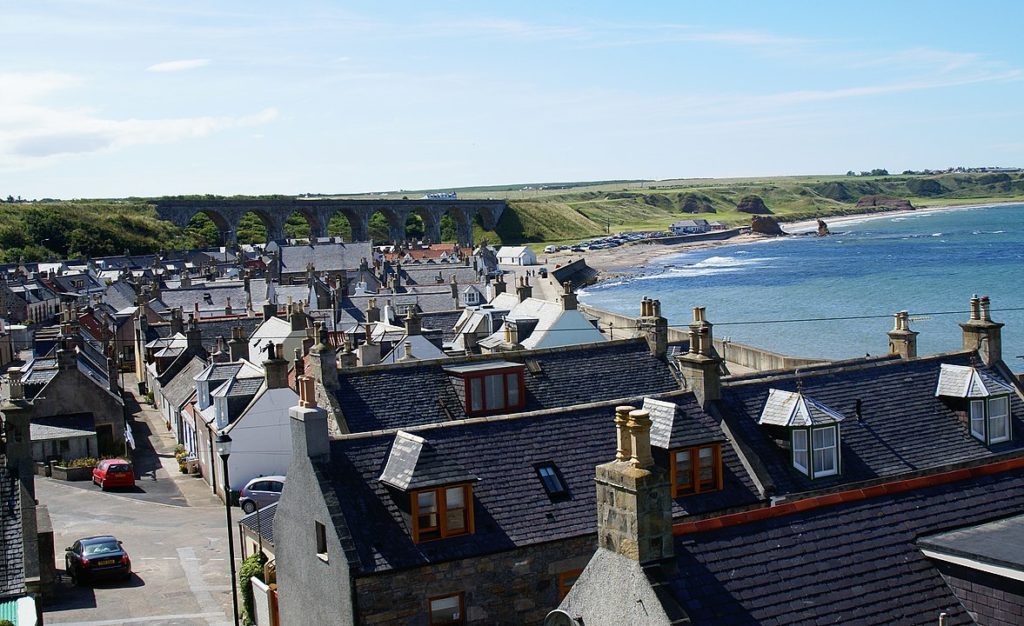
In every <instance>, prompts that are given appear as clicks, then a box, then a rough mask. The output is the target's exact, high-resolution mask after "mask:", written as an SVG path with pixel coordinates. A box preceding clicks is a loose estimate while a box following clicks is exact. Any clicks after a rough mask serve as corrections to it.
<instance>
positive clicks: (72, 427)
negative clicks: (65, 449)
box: [29, 413, 96, 441]
mask: <svg viewBox="0 0 1024 626" xmlns="http://www.w3.org/2000/svg"><path fill="white" fill-rule="evenodd" d="M29 429H30V431H31V435H32V441H43V440H48V439H68V438H70V437H88V436H92V435H95V434H96V420H95V419H93V415H92V413H75V414H73V415H49V416H47V417H35V418H32V422H31V424H30V425H29Z"/></svg>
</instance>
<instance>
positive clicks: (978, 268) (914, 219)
mask: <svg viewBox="0 0 1024 626" xmlns="http://www.w3.org/2000/svg"><path fill="white" fill-rule="evenodd" d="M783 228H785V224H784V225H783ZM829 228H830V230H831V231H832V234H831V235H829V236H825V237H817V236H815V233H813V232H809V233H805V234H801V235H793V236H789V237H780V238H773V239H766V240H763V241H758V242H754V243H745V244H735V245H728V244H726V245H723V246H718V247H715V248H709V249H704V250H696V251H691V252H682V253H679V254H675V255H670V256H663V257H660V258H658V259H657V260H655V261H653V262H651V263H650V264H648V265H647V266H645V267H641V268H637V269H635V270H632V271H629V272H626V273H625V274H624V275H622V276H617V277H615V278H613V279H610V280H606V281H603V282H599V283H597V284H596V285H593V286H591V287H589V288H587V289H586V290H584V291H583V292H581V294H580V300H581V301H582V302H585V303H586V304H590V305H593V306H596V307H599V308H602V309H607V310H611V311H615V312H619V313H623V314H627V315H633V316H635V315H639V309H640V300H641V298H643V297H645V296H647V297H650V298H654V299H658V300H660V301H661V308H662V314H663V315H664V316H665V317H667V318H668V320H669V324H670V325H672V326H679V327H685V326H686V325H687V324H688V323H689V322H690V320H691V319H692V309H693V307H694V306H703V307H706V308H707V317H708V320H709V321H710V322H712V323H713V324H714V335H715V337H716V338H722V339H731V340H733V341H737V342H741V343H745V344H749V345H753V346H757V347H760V348H765V349H768V350H771V351H774V352H780V353H783V354H787V355H792V356H802V357H815V358H823V359H843V358H853V357H858V356H864V355H866V354H871V355H877V354H885V353H886V351H887V348H888V337H887V335H886V332H887V331H889V330H890V329H891V328H892V327H893V318H892V315H893V314H894V313H896V312H897V311H901V310H907V311H909V312H910V315H911V325H910V326H911V329H912V330H916V331H918V332H920V333H921V334H920V335H919V336H918V354H920V355H925V354H934V353H938V352H946V351H950V350H958V349H960V347H961V332H960V328H959V326H957V324H958V323H959V322H962V321H965V320H967V318H968V311H969V307H970V298H971V296H972V295H973V294H978V295H987V296H989V297H990V298H991V303H992V304H991V311H992V313H991V315H992V319H993V320H995V321H997V322H1004V323H1005V324H1006V326H1005V328H1003V360H1004V361H1005V362H1006V363H1007V365H1009V366H1010V368H1011V369H1012V370H1014V371H1024V275H1022V272H1024V204H1006V205H996V206H980V207H970V208H956V209H939V210H919V211H914V212H909V211H908V212H903V213H899V214H889V215H884V216H863V217H858V218H855V219H845V220H842V219H841V220H838V221H836V222H834V223H832V222H830V223H829Z"/></svg>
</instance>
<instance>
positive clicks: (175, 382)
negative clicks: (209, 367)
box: [161, 356, 206, 408]
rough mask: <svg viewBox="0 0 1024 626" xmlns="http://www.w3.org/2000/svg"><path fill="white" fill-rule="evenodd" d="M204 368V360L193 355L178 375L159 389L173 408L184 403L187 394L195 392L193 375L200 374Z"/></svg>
mask: <svg viewBox="0 0 1024 626" xmlns="http://www.w3.org/2000/svg"><path fill="white" fill-rule="evenodd" d="M204 369H206V361H204V360H203V359H201V358H199V357H197V356H193V357H192V360H191V361H189V363H188V365H186V366H185V367H184V368H182V370H181V371H180V372H178V375H177V376H175V377H174V378H173V379H171V382H169V383H167V385H166V386H165V387H163V389H161V393H162V394H163V396H164V397H165V398H167V401H168V402H170V403H171V405H172V406H174V407H175V408H177V407H180V406H181V405H183V404H185V401H186V400H188V399H189V396H191V395H192V394H193V393H195V392H196V381H195V377H196V376H198V375H199V374H201V373H202V371H203V370H204Z"/></svg>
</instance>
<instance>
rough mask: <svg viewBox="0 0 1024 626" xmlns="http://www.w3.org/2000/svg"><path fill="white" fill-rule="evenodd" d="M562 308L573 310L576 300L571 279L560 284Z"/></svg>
mask: <svg viewBox="0 0 1024 626" xmlns="http://www.w3.org/2000/svg"><path fill="white" fill-rule="evenodd" d="M562 287H563V289H562V310H563V311H575V310H576V305H577V300H576V292H575V291H573V290H572V281H571V280H567V281H565V284H564V285H562Z"/></svg>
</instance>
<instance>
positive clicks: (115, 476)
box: [92, 459, 135, 491]
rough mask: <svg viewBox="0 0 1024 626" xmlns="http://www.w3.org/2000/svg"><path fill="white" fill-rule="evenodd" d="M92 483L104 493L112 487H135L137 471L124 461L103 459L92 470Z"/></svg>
mask: <svg viewBox="0 0 1024 626" xmlns="http://www.w3.org/2000/svg"><path fill="white" fill-rule="evenodd" d="M92 482H93V484H94V485H99V486H100V489H102V490H103V491H106V490H107V489H109V488H110V487H134V486H135V470H133V469H132V464H131V463H129V462H128V461H125V460H124V459H103V460H102V461H100V462H99V463H98V464H97V465H96V467H94V468H93V470H92Z"/></svg>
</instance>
